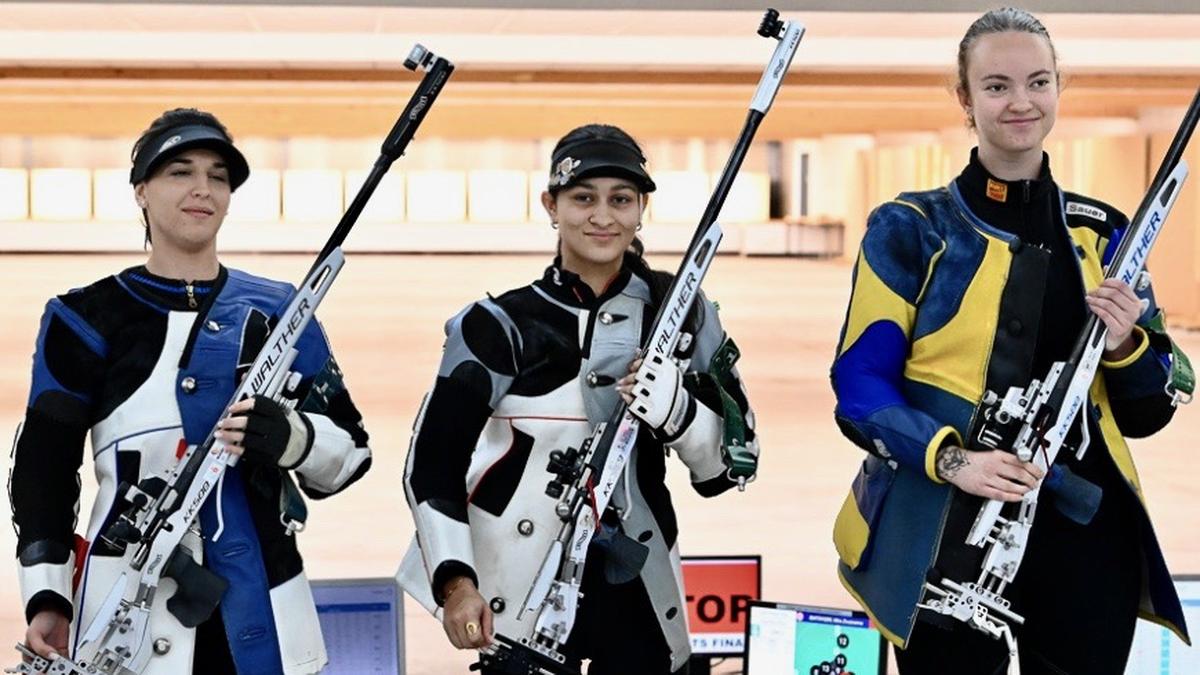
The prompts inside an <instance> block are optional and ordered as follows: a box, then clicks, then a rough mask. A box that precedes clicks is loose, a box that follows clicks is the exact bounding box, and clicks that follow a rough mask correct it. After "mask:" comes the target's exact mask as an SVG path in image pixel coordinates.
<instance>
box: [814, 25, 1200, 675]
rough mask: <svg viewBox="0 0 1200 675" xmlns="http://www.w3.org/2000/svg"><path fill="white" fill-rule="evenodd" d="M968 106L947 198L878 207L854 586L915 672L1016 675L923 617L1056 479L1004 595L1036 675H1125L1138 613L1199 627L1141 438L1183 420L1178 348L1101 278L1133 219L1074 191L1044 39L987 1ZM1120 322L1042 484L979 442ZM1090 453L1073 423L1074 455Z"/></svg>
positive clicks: (943, 621) (857, 321) (869, 250)
mask: <svg viewBox="0 0 1200 675" xmlns="http://www.w3.org/2000/svg"><path fill="white" fill-rule="evenodd" d="M958 71H959V72H958V86H957V90H958V98H959V101H960V103H961V105H962V107H963V110H964V112H965V114H966V116H967V120H968V123H969V124H970V126H972V127H973V128H974V129H975V131H976V133H977V135H978V147H977V148H976V149H975V150H973V151H972V152H971V157H970V161H969V163H968V164H967V166H966V168H965V169H964V170H963V172H962V173H961V174H960V175H959V176H958V177H957V178H955V179H954V180H953V181H952V182H951V183H950V184H949V185H948V186H947V187H944V188H940V189H936V190H930V191H927V192H909V193H902V194H900V195H899V196H898V197H896V199H894V200H893V201H890V202H888V203H886V204H883V205H881V206H879V207H878V208H877V209H875V211H874V212H873V213H872V214H871V216H870V218H869V221H868V224H867V231H866V234H865V235H864V238H863V241H862V247H861V251H860V253H859V257H858V261H857V264H856V267H855V270H854V285H853V290H852V292H851V298H850V306H849V309H848V311H847V315H846V323H845V326H844V327H843V329H842V333H841V338H840V340H839V344H838V348H837V355H836V360H835V361H834V364H833V368H832V373H831V376H832V382H833V387H834V390H835V393H836V396H837V410H836V413H835V415H836V419H837V423H838V425H839V427H840V428H841V430H842V431H843V433H844V434H845V435H846V437H847V438H849V439H850V440H851V441H853V442H854V443H855V444H856V445H858V446H859V447H861V448H862V449H864V450H866V451H867V452H868V453H869V454H868V456H867V458H866V459H865V460H864V462H863V466H862V468H861V469H860V471H859V473H858V475H857V476H856V477H855V479H854V482H853V485H852V489H851V493H850V495H849V496H848V497H847V499H846V502H845V504H844V505H843V507H842V510H841V513H840V514H839V515H838V518H837V522H836V524H835V529H834V540H835V543H836V546H837V550H838V554H839V558H840V562H839V564H838V574H839V577H840V578H841V580H842V582H843V584H844V585H845V586H846V588H847V589H848V590H849V591H850V592H851V593H852V594H853V595H854V596H855V597H856V598H857V599H858V600H859V601H860V602H861V603H862V604H863V606H864V607H865V608H866V609H867V610H868V611H869V612H870V613H871V615H872V616H873V617H874V618H875V620H876V623H877V625H878V627H879V628H880V629H881V630H882V631H883V633H884V634H885V635H886V636H887V637H888V639H889V640H891V641H892V642H893V643H894V644H895V646H896V647H897V650H896V654H897V660H898V663H899V666H900V670H901V672H902V673H906V674H907V673H956V674H960V673H979V674H991V673H1002V672H1004V669H1005V667H1006V666H1007V665H1008V659H1009V657H1008V649H1007V647H1006V645H1005V642H1004V640H1002V639H995V638H993V637H991V636H990V635H987V634H985V633H983V632H981V631H977V630H975V629H973V628H971V627H970V626H968V625H967V624H965V623H963V622H960V621H957V620H955V619H952V618H949V617H946V616H943V615H941V614H938V613H935V612H932V611H928V610H921V609H919V608H918V604H919V603H922V602H925V601H927V600H928V599H929V598H927V597H924V584H925V582H926V580H927V579H930V578H932V579H936V578H939V577H940V578H946V579H952V580H955V581H959V582H966V581H975V579H976V578H977V577H978V575H979V571H980V565H981V558H982V551H981V550H980V549H978V548H974V547H970V546H968V545H967V544H966V543H965V538H966V534H967V531H968V530H969V529H970V527H971V524H972V521H973V519H974V517H975V515H976V514H977V513H978V510H979V506H980V505H981V504H982V502H983V500H984V499H999V500H1003V501H1007V502H1015V501H1019V500H1020V499H1021V497H1022V495H1024V494H1025V493H1026V492H1027V491H1028V490H1029V489H1031V488H1032V487H1034V486H1035V485H1037V484H1038V481H1042V480H1043V479H1044V482H1043V488H1044V489H1043V490H1042V492H1041V495H1040V499H1039V501H1038V506H1037V512H1036V519H1035V520H1034V523H1033V530H1032V533H1031V535H1030V538H1029V543H1028V548H1027V549H1026V553H1025V557H1024V560H1023V563H1022V565H1021V567H1020V570H1019V572H1018V573H1017V576H1016V579H1015V580H1014V582H1013V584H1012V585H1011V586H1009V588H1008V589H1007V590H1006V591H1005V592H1004V596H1005V597H1007V598H1009V599H1011V600H1012V602H1013V610H1014V611H1016V612H1017V613H1018V614H1020V615H1022V616H1024V617H1025V622H1024V624H1023V625H1019V626H1014V629H1015V633H1016V636H1017V638H1018V641H1019V644H1020V652H1021V657H1020V660H1021V664H1020V665H1021V668H1022V672H1023V673H1024V674H1025V675H1029V674H1030V673H1072V674H1076V673H1079V674H1082V673H1086V674H1088V675H1101V674H1104V673H1114V674H1116V673H1122V672H1123V671H1124V664H1125V661H1126V660H1127V658H1128V654H1129V649H1130V645H1131V642H1132V639H1133V631H1134V624H1135V619H1136V617H1137V616H1139V615H1141V616H1142V617H1144V618H1147V619H1150V620H1153V621H1156V622H1158V623H1162V624H1164V625H1166V626H1168V627H1170V628H1172V629H1173V630H1175V631H1176V632H1177V633H1178V634H1179V635H1180V636H1186V627H1185V625H1184V620H1183V614H1182V612H1181V609H1180V604H1179V600H1178V597H1177V596H1176V593H1175V590H1174V587H1173V585H1172V583H1171V578H1170V574H1169V573H1168V571H1167V568H1166V565H1165V563H1164V561H1163V556H1162V552H1161V550H1160V548H1159V545H1158V542H1157V539H1156V538H1155V535H1154V531H1153V528H1152V527H1151V524H1150V519H1149V516H1148V514H1147V511H1146V509H1145V507H1144V505H1143V501H1142V500H1143V496H1142V492H1141V487H1140V484H1139V481H1138V476H1137V472H1136V470H1135V469H1134V465H1133V460H1132V458H1131V456H1130V452H1129V448H1128V446H1127V445H1126V442H1125V437H1143V436H1148V435H1150V434H1152V433H1154V432H1156V431H1158V430H1159V429H1161V428H1162V427H1163V426H1164V425H1165V424H1166V423H1167V422H1168V421H1169V420H1170V418H1171V416H1172V414H1173V412H1174V405H1173V400H1172V396H1171V395H1169V394H1168V393H1166V392H1165V391H1164V387H1165V385H1166V384H1167V383H1168V381H1169V378H1170V373H1171V369H1172V367H1176V366H1180V365H1181V363H1182V359H1178V358H1172V346H1171V343H1170V341H1169V339H1168V338H1167V337H1166V335H1165V333H1164V332H1163V331H1162V315H1161V313H1160V312H1159V310H1158V308H1157V306H1156V304H1155V302H1154V298H1153V294H1152V290H1151V288H1150V287H1149V285H1146V287H1145V288H1142V289H1141V290H1139V291H1138V292H1136V293H1135V292H1134V290H1132V289H1131V288H1130V287H1129V286H1128V285H1126V284H1124V283H1122V282H1119V281H1115V280H1110V281H1103V277H1104V265H1106V264H1107V263H1108V261H1109V259H1110V257H1111V256H1112V254H1113V253H1114V251H1115V250H1116V245H1117V244H1118V242H1119V241H1120V239H1121V237H1122V235H1123V233H1124V231H1125V230H1126V228H1127V225H1128V219H1127V218H1126V216H1124V215H1123V214H1121V213H1120V212H1119V211H1117V210H1116V209H1114V208H1113V207H1111V206H1109V205H1108V204H1105V203H1103V202H1101V201H1098V200H1095V199H1092V198H1090V197H1085V196H1083V195H1078V194H1073V193H1070V192H1066V191H1063V190H1062V189H1061V188H1060V187H1059V186H1058V185H1057V184H1056V183H1055V181H1054V178H1053V176H1052V175H1051V172H1050V158H1049V156H1048V155H1047V154H1046V153H1045V152H1044V151H1043V142H1044V140H1045V138H1046V135H1047V134H1049V132H1050V130H1051V128H1052V127H1053V125H1054V121H1055V117H1056V113H1057V107H1058V96H1059V89H1060V80H1059V75H1058V70H1057V58H1056V55H1055V51H1054V46H1053V44H1052V42H1051V40H1050V36H1049V34H1048V32H1047V31H1046V29H1045V27H1043V26H1042V24H1041V23H1040V22H1039V21H1038V20H1037V19H1036V18H1035V17H1033V16H1032V15H1030V14H1029V13H1027V12H1025V11H1023V10H1017V9H1011V8H1005V9H997V10H992V11H989V12H988V13H986V14H984V15H983V16H982V17H980V18H979V19H978V20H977V21H976V22H975V23H974V24H972V26H971V27H970V29H969V30H968V31H967V33H966V35H965V36H964V38H963V40H962V42H961V44H960V46H959V56H958ZM1089 311H1090V312H1092V313H1095V314H1096V315H1097V316H1098V317H1099V318H1100V320H1101V321H1103V322H1104V324H1105V325H1106V326H1107V328H1108V333H1107V338H1106V343H1105V352H1104V357H1103V361H1102V364H1101V367H1100V372H1099V373H1098V374H1097V377H1096V380H1095V382H1094V383H1093V385H1092V388H1091V391H1090V394H1091V395H1090V401H1089V405H1088V406H1087V408H1086V409H1085V410H1084V411H1083V412H1082V413H1081V418H1082V419H1084V420H1085V423H1086V424H1087V425H1088V429H1089V431H1090V435H1091V444H1090V449H1089V450H1088V451H1087V452H1086V454H1085V455H1084V456H1083V457H1082V458H1081V459H1077V458H1076V456H1075V453H1074V452H1072V451H1071V450H1070V449H1069V448H1064V451H1063V452H1062V453H1061V454H1060V455H1059V456H1058V460H1057V462H1056V463H1055V464H1054V465H1053V466H1052V467H1051V469H1050V471H1049V472H1048V473H1047V474H1046V475H1044V476H1043V474H1042V471H1041V470H1040V469H1038V468H1037V467H1036V466H1034V465H1033V464H1031V463H1025V462H1022V461H1020V460H1019V459H1018V458H1017V456H1016V455H1015V454H1013V453H1011V452H1008V451H1006V449H1001V450H981V449H977V448H979V447H980V446H979V444H978V442H977V441H975V440H974V439H975V437H976V435H977V433H978V430H979V429H978V424H979V423H980V415H979V414H978V413H979V410H980V408H981V400H982V399H983V397H984V394H985V392H987V391H994V392H999V393H1000V394H1001V395H1003V393H1004V392H1006V391H1007V390H1008V388H1009V387H1013V386H1019V387H1024V386H1026V385H1028V384H1029V383H1030V382H1031V381H1032V380H1033V379H1035V378H1036V379H1041V378H1044V377H1045V375H1046V373H1047V372H1048V370H1049V369H1050V366H1051V364H1052V363H1053V362H1056V361H1065V360H1066V359H1067V358H1068V357H1069V356H1070V353H1071V349H1072V346H1073V344H1074V342H1075V340H1076V339H1077V337H1078V335H1079V334H1080V332H1081V330H1082V328H1083V326H1084V323H1085V320H1086V318H1087V316H1088V312H1089ZM1078 442H1079V429H1078V425H1077V427H1076V429H1075V431H1074V432H1073V435H1072V436H1070V437H1068V439H1067V445H1069V446H1076V445H1077V444H1078Z"/></svg>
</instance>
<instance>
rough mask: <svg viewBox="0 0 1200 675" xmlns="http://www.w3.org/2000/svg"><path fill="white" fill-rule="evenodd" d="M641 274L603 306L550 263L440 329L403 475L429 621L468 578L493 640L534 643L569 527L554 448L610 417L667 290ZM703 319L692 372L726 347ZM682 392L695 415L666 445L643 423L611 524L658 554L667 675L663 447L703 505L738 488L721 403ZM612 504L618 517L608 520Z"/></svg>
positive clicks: (669, 544) (412, 553) (702, 306)
mask: <svg viewBox="0 0 1200 675" xmlns="http://www.w3.org/2000/svg"><path fill="white" fill-rule="evenodd" d="M633 266H634V263H631V262H630V261H629V260H628V259H627V261H626V264H625V265H624V267H623V268H622V270H621V272H620V273H619V274H618V275H617V276H616V277H615V278H614V279H613V280H612V281H611V282H610V283H609V285H608V288H607V289H606V290H605V291H604V292H603V293H601V294H600V296H599V297H596V296H595V295H594V294H593V293H592V291H591V289H590V288H589V287H588V286H587V285H586V284H584V283H583V282H582V281H581V280H580V279H579V277H577V276H576V275H574V274H572V273H570V272H568V271H566V270H563V269H562V268H561V267H560V266H559V263H558V261H556V262H555V264H554V265H552V266H550V267H549V268H547V270H546V272H545V275H544V276H543V277H542V278H541V279H539V280H537V281H535V282H533V283H532V284H530V285H528V286H524V287H522V288H518V289H515V290H512V291H509V292H507V293H505V294H503V295H501V296H499V297H497V298H490V297H489V298H487V299H485V300H481V301H479V302H475V303H472V304H471V305H469V306H468V307H466V308H465V309H464V310H462V311H461V312H460V313H459V314H458V315H457V316H455V317H454V318H452V319H451V320H450V321H449V322H448V323H447V324H446V336H447V337H446V342H445V347H444V353H443V356H442V362H441V366H440V367H439V369H438V376H437V380H436V382H435V384H434V386H433V389H432V391H430V393H429V394H428V396H427V397H426V399H425V401H424V403H423V405H422V407H421V410H420V412H419V414H418V417H417V421H416V427H415V433H414V435H413V440H412V443H411V446H410V450H409V456H408V461H407V465H406V468H405V489H406V493H407V495H408V500H409V505H410V507H411V509H412V513H413V517H414V520H415V522H416V537H415V538H414V541H413V543H412V546H411V547H410V548H409V552H408V555H407V556H406V557H405V559H404V562H403V563H402V564H401V570H400V573H399V577H400V582H401V584H402V585H403V587H404V588H405V590H406V591H408V592H409V593H410V594H412V595H413V596H414V598H416V599H417V600H418V601H419V602H421V604H422V605H424V606H425V607H426V608H427V609H429V610H430V611H431V612H434V613H435V615H439V616H440V608H439V605H440V604H441V598H440V597H436V594H440V589H441V588H442V586H443V584H444V583H445V582H446V581H447V580H449V579H451V578H453V577H454V576H457V575H467V576H469V577H471V578H473V579H476V580H477V583H478V586H479V589H480V592H481V593H482V595H483V597H484V598H485V599H486V600H487V601H489V603H490V605H491V607H492V609H493V611H494V612H495V627H496V631H497V632H498V633H502V634H504V635H506V636H508V637H510V638H514V639H516V638H521V637H529V636H530V635H531V634H532V625H533V623H534V620H535V619H536V614H537V613H536V612H530V613H529V614H527V615H526V616H524V617H521V618H518V616H517V615H518V613H519V610H520V606H521V604H522V602H523V601H524V600H525V597H526V595H527V594H528V593H529V592H530V588H531V586H532V584H533V581H534V576H535V574H536V572H537V571H538V568H539V566H540V565H541V563H542V561H543V559H544V557H545V554H546V552H547V550H548V549H549V546H550V543H551V542H552V541H553V540H554V538H555V536H556V535H557V534H558V531H559V527H560V525H561V521H560V520H559V518H558V517H557V516H556V515H555V512H554V505H555V503H556V499H554V498H552V497H550V496H547V494H546V485H547V483H548V482H549V481H550V480H551V478H553V474H551V473H549V472H548V470H547V464H548V462H549V459H550V452H551V451H553V450H565V449H567V448H568V447H571V448H579V447H580V444H581V443H582V442H583V441H584V440H585V439H586V438H587V437H588V436H589V435H591V433H592V430H593V428H594V427H595V425H597V424H598V423H600V422H604V421H606V420H607V419H608V417H609V415H610V414H611V413H612V411H613V410H614V409H615V408H616V406H617V405H618V402H619V398H618V395H617V392H616V390H615V388H614V387H615V383H616V381H617V380H618V379H620V378H621V377H622V376H624V375H625V374H626V373H628V368H629V364H630V362H631V360H632V359H633V357H634V355H635V352H636V350H637V349H638V347H639V345H640V344H641V342H642V340H643V339H644V338H645V337H646V334H647V333H648V331H649V330H650V324H651V323H652V321H653V317H654V311H655V309H656V307H655V304H654V302H653V301H652V299H651V298H652V289H651V284H653V283H660V284H663V286H665V285H666V283H668V282H669V278H668V277H666V275H663V274H661V273H654V275H653V278H643V276H639V275H638V274H634V273H633V272H632V271H631V268H632V267H633ZM642 267H643V268H644V264H642ZM646 273H647V274H648V270H646ZM697 307H698V312H697V314H696V315H694V318H693V326H694V328H693V332H694V339H693V340H691V344H690V346H688V348H687V353H686V357H687V359H688V360H687V361H686V363H688V366H687V370H688V372H692V373H696V372H703V371H706V370H708V365H709V363H710V360H711V359H712V358H713V356H714V354H716V353H717V351H718V349H719V348H721V346H722V344H723V343H724V342H725V340H726V337H725V333H724V331H723V330H722V328H721V324H720V321H719V320H718V318H717V312H716V311H715V308H714V306H713V305H712V304H711V303H709V302H708V301H707V300H706V299H705V298H704V297H703V296H702V295H701V296H700V297H699V298H698V299H697ZM684 342H686V340H685V341H684ZM685 386H687V387H688V388H689V391H691V392H692V394H693V397H692V398H693V402H694V406H693V409H692V410H691V411H689V413H688V414H689V418H688V421H687V422H686V423H685V425H684V426H683V427H682V431H681V432H680V433H679V435H678V436H677V437H676V438H670V439H665V442H664V439H658V438H655V437H654V436H653V435H652V434H651V433H650V432H649V431H648V430H647V429H646V428H645V426H644V425H643V427H642V429H641V436H640V437H639V440H638V443H637V445H636V448H635V449H634V451H633V455H632V457H631V458H630V461H629V464H628V465H627V470H626V474H625V476H624V479H623V481H622V482H623V485H619V486H618V488H617V490H616V492H615V493H614V495H613V498H612V503H611V504H610V513H609V514H607V515H606V516H605V518H604V522H605V523H610V524H616V525H617V526H618V527H620V529H621V530H622V531H623V532H624V533H625V534H627V535H628V536H630V537H633V538H634V539H636V540H637V541H639V542H642V543H643V544H645V545H646V546H648V547H649V548H650V554H649V559H648V561H647V562H646V564H645V567H644V568H643V569H642V571H641V574H640V582H641V583H643V584H644V585H645V588H646V589H647V592H648V595H649V598H650V601H651V604H652V605H653V607H654V611H655V614H656V616H657V619H658V623H659V625H660V626H661V627H662V630H663V635H664V638H665V642H666V644H667V645H668V646H669V648H670V650H671V663H672V666H671V668H672V670H675V669H678V668H680V667H681V666H682V664H684V663H685V662H686V661H687V658H688V656H689V654H690V646H689V642H688V636H687V626H686V614H687V611H686V606H685V604H684V597H683V590H682V576H681V571H680V566H679V547H678V543H677V541H676V539H677V536H676V535H677V533H678V532H677V526H676V520H675V513H674V509H673V507H672V506H671V500H670V494H669V493H668V491H667V488H666V486H665V484H664V477H665V472H666V464H665V461H664V456H665V453H664V450H665V451H666V453H669V452H671V451H674V452H675V453H677V454H678V455H679V457H680V459H681V460H683V463H684V464H685V465H687V467H688V469H689V470H690V473H691V483H692V486H693V487H694V488H695V489H696V491H697V492H699V493H700V494H701V495H703V496H713V495H716V494H718V493H721V492H724V491H726V490H728V489H729V488H731V487H733V486H734V485H735V484H736V483H734V482H733V481H731V480H730V479H729V478H727V477H726V466H725V463H724V462H723V461H722V440H723V435H722V434H723V422H724V419H723V412H722V411H723V408H722V403H721V399H720V397H719V396H718V395H716V394H715V392H714V391H713V390H712V389H710V388H706V387H705V386H703V385H700V384H698V383H697V381H696V380H693V379H692V378H685ZM723 386H724V389H725V390H726V391H727V392H728V394H729V395H730V396H731V397H732V398H733V399H734V401H736V405H737V408H738V409H739V412H740V415H741V416H743V417H744V419H745V425H746V439H747V441H746V442H747V446H748V447H750V448H752V449H753V450H754V452H756V453H757V442H756V440H755V436H754V430H753V427H754V416H753V413H752V412H751V411H750V409H749V405H748V403H747V401H746V397H745V393H744V390H743V388H742V385H741V382H740V380H739V379H738V377H737V373H736V370H733V371H732V372H731V374H730V378H729V379H728V380H726V381H725V383H724V385H723ZM612 507H615V508H617V509H619V510H620V512H621V514H622V515H621V517H620V518H614V517H612V516H613V513H612ZM591 548H592V552H593V553H594V552H595V551H596V546H595V545H593V546H592V547H591ZM630 583H635V582H630ZM584 602H587V599H586V598H585V599H584ZM576 625H577V626H578V622H577V624H576ZM613 647H614V648H618V647H619V646H617V645H614V646H613Z"/></svg>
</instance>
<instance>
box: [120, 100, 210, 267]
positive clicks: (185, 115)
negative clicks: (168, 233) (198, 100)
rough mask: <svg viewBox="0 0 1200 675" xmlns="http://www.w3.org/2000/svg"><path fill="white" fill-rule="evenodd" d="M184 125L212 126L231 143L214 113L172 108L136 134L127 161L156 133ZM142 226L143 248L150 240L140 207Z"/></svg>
mask: <svg viewBox="0 0 1200 675" xmlns="http://www.w3.org/2000/svg"><path fill="white" fill-rule="evenodd" d="M184 125H199V126H206V127H212V128H213V129H216V130H217V131H220V132H221V133H222V134H223V135H224V136H225V138H226V139H228V140H229V142H230V143H233V136H232V135H230V133H229V130H228V129H226V128H225V125H224V124H221V120H219V119H217V116H216V115H214V114H212V113H210V112H205V111H203V110H198V109H196V108H174V109H172V110H168V111H166V112H164V113H163V114H161V115H159V116H158V118H157V119H155V120H154V121H153V122H151V123H150V126H149V127H147V128H146V130H145V131H143V132H142V135H141V136H138V139H137V140H136V141H134V143H133V150H131V151H130V152H129V161H130V162H131V163H132V162H133V161H134V160H135V159H136V158H137V156H138V153H139V152H141V150H142V146H144V145H146V143H149V142H150V141H151V140H152V139H154V138H156V137H158V135H159V134H161V133H162V132H163V131H166V130H167V129H171V128H173V127H181V126H184ZM142 228H143V229H144V230H145V236H146V239H145V241H144V242H143V244H142V247H143V248H145V246H146V244H150V243H152V242H151V241H150V218H149V216H147V215H146V209H144V208H143V209H142Z"/></svg>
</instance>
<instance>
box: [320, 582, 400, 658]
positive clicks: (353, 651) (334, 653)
mask: <svg viewBox="0 0 1200 675" xmlns="http://www.w3.org/2000/svg"><path fill="white" fill-rule="evenodd" d="M312 590H313V599H314V600H315V601H316V604H317V617H318V618H320V620H321V634H322V635H323V636H324V638H325V651H326V652H327V653H328V654H329V665H328V666H327V667H326V668H325V670H322V671H321V672H322V673H324V674H325V675H329V674H331V673H332V674H334V675H343V674H344V675H404V606H403V603H404V600H403V597H402V596H401V594H400V589H399V588H398V587H397V586H396V580H395V579H394V578H392V577H386V578H379V579H315V580H313V582H312Z"/></svg>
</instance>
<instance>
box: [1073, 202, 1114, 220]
mask: <svg viewBox="0 0 1200 675" xmlns="http://www.w3.org/2000/svg"><path fill="white" fill-rule="evenodd" d="M1067 215H1068V216H1074V215H1080V216H1087V217H1088V218H1092V219H1094V220H1098V221H1100V222H1102V223H1104V222H1108V214H1107V213H1105V212H1104V209H1098V208H1096V207H1095V206H1092V205H1090V204H1084V203H1082V202H1067Z"/></svg>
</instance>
